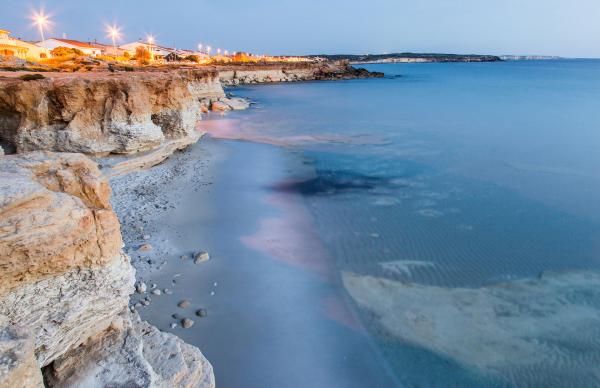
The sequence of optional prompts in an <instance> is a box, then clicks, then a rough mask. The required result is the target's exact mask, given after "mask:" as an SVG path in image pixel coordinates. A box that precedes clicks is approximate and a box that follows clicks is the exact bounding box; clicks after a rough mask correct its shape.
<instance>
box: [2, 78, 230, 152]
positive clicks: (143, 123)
mask: <svg viewBox="0 0 600 388" xmlns="http://www.w3.org/2000/svg"><path fill="white" fill-rule="evenodd" d="M221 97H224V92H223V89H222V87H221V84H220V82H219V79H218V73H217V72H215V71H214V70H208V69H203V70H200V69H198V70H173V69H170V70H169V71H155V72H131V73H127V74H125V73H106V74H104V73H78V74H66V73H49V74H47V75H46V77H45V78H44V79H41V80H35V81H28V82H26V81H23V80H20V79H19V78H18V77H6V78H4V79H3V80H2V81H1V82H0V124H2V125H0V137H2V138H3V139H6V140H8V141H9V142H10V143H11V145H12V146H14V147H15V148H16V150H17V152H19V153H22V152H27V151H34V150H48V151H63V152H82V153H87V154H95V155H101V154H108V153H132V152H139V151H145V150H150V149H154V148H156V147H158V146H160V145H161V144H162V143H163V142H165V141H168V140H173V139H180V138H192V139H194V140H197V139H198V137H199V133H198V131H197V130H196V123H197V122H198V120H200V119H201V115H200V107H201V104H202V101H203V100H206V99H215V98H216V99H218V98H221Z"/></svg>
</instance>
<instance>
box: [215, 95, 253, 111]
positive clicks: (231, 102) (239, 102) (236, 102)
mask: <svg viewBox="0 0 600 388" xmlns="http://www.w3.org/2000/svg"><path fill="white" fill-rule="evenodd" d="M219 101H220V102H222V103H224V104H226V105H227V106H229V108H230V109H232V110H244V109H248V108H249V107H250V102H249V101H248V100H246V99H244V98H240V97H232V98H221V99H219Z"/></svg>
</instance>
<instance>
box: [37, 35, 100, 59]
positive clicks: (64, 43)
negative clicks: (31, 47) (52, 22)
mask: <svg viewBox="0 0 600 388" xmlns="http://www.w3.org/2000/svg"><path fill="white" fill-rule="evenodd" d="M37 45H38V46H40V47H45V48H46V49H48V50H53V49H55V48H57V47H66V48H71V49H77V50H80V51H81V52H83V53H84V54H85V55H90V56H92V57H97V56H100V55H102V49H101V48H99V47H96V46H94V45H91V44H89V43H85V42H80V41H78V40H73V39H59V38H50V39H46V40H45V41H43V42H38V43H37Z"/></svg>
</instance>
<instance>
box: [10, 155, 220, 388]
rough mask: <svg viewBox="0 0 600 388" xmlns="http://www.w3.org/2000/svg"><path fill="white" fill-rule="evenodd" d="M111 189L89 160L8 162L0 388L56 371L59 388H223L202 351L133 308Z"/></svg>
mask: <svg viewBox="0 0 600 388" xmlns="http://www.w3.org/2000/svg"><path fill="white" fill-rule="evenodd" d="M110 192H111V191H110V187H109V185H108V181H107V180H106V178H105V177H104V176H102V174H101V173H100V171H99V170H98V167H97V166H96V165H95V164H94V163H93V162H92V161H90V160H89V159H88V158H86V157H85V156H83V155H81V154H54V153H49V152H34V153H28V154H24V155H9V156H2V157H0V386H35V385H36V383H35V382H36V381H38V382H39V381H40V372H39V368H40V367H44V366H47V365H48V367H47V368H46V369H47V374H48V377H47V382H48V384H50V386H67V385H69V386H82V385H84V386H114V385H115V384H117V385H118V384H129V382H132V381H135V382H139V386H149V387H159V386H176V385H187V386H204V387H212V386H214V377H213V375H212V368H211V367H210V364H209V363H208V361H206V359H204V357H203V356H202V354H201V353H200V351H199V350H198V349H196V348H194V347H191V346H189V345H186V344H184V343H183V342H182V341H181V340H179V339H178V338H176V337H174V336H172V335H170V334H163V333H159V332H158V331H157V330H156V329H155V328H153V327H151V326H149V325H147V324H146V323H143V322H141V321H140V320H139V317H138V316H137V314H134V313H131V312H129V310H128V309H127V304H128V301H129V295H130V294H131V293H132V292H133V284H134V281H135V276H134V272H135V271H134V269H133V267H132V266H131V264H130V262H129V257H127V255H125V254H124V253H123V252H122V250H121V249H122V242H121V233H120V228H119V223H118V220H117V217H116V215H115V213H114V212H113V210H112V207H111V205H110ZM166 355H168V356H169V357H171V356H172V357H173V358H175V359H177V360H180V361H181V360H183V361H184V362H182V363H178V364H175V363H174V361H172V362H171V363H170V364H169V363H168V361H169V360H171V359H172V358H169V360H164V359H163V358H164V357H165V356H166ZM100 361H102V362H100ZM111 362H112V364H111ZM75 364H76V365H78V366H77V368H76V371H69V368H68V367H67V366H68V365H75ZM99 365H103V366H104V368H108V369H106V370H105V371H104V372H102V367H101V366H99ZM116 365H119V367H120V368H121V370H120V372H118V371H119V370H118V368H117V366H116ZM117 372H118V373H117ZM99 376H102V377H99ZM92 382H93V383H94V384H92ZM183 382H185V384H183ZM180 383H182V384H180Z"/></svg>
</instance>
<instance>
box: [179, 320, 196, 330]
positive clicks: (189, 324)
mask: <svg viewBox="0 0 600 388" xmlns="http://www.w3.org/2000/svg"><path fill="white" fill-rule="evenodd" d="M181 326H183V328H184V329H189V328H190V327H192V326H194V321H193V320H191V319H189V318H183V319H182V320H181Z"/></svg>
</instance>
